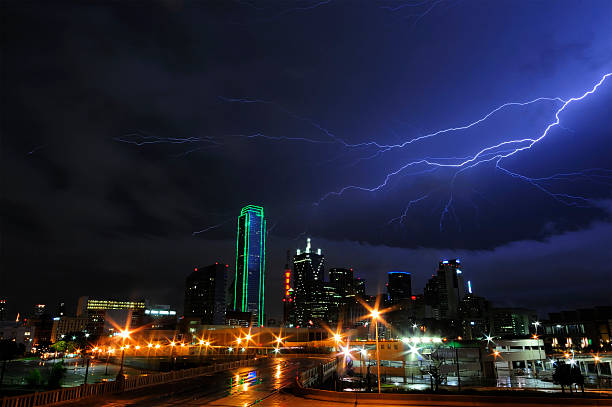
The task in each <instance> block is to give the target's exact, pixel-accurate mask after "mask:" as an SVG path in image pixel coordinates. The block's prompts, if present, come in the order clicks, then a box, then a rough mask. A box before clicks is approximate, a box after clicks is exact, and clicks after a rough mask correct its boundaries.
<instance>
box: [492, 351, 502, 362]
mask: <svg viewBox="0 0 612 407" xmlns="http://www.w3.org/2000/svg"><path fill="white" fill-rule="evenodd" d="M491 355H492V356H493V358H494V359H495V360H496V361H497V358H500V359H503V357H502V355H501V353H499V351H498V350H494V351H493V353H491Z"/></svg>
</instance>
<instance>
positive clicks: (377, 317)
mask: <svg viewBox="0 0 612 407" xmlns="http://www.w3.org/2000/svg"><path fill="white" fill-rule="evenodd" d="M357 300H358V301H359V302H360V303H361V305H362V306H363V307H364V308H365V309H366V310H368V314H367V315H364V316H363V317H361V319H372V320H373V321H379V322H381V323H382V324H383V325H384V326H386V327H387V328H389V329H392V327H391V325H389V323H388V322H387V321H385V319H384V318H383V316H382V315H383V314H386V313H387V312H389V311H393V310H394V309H395V308H397V306H392V307H389V308H384V309H380V308H379V305H380V296H377V297H376V303H375V304H374V307H370V304H368V303H367V302H365V301H364V300H362V299H361V298H357Z"/></svg>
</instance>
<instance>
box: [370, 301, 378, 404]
mask: <svg viewBox="0 0 612 407" xmlns="http://www.w3.org/2000/svg"><path fill="white" fill-rule="evenodd" d="M379 317H380V312H378V310H377V309H373V310H372V312H370V318H372V322H374V324H375V327H376V378H377V381H378V393H379V394H380V353H379V349H378V318H379Z"/></svg>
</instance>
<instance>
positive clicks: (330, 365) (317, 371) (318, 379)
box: [298, 359, 338, 388]
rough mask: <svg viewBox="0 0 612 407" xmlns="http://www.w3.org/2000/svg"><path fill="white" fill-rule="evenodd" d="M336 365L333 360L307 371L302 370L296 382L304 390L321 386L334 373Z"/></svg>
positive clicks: (335, 361)
mask: <svg viewBox="0 0 612 407" xmlns="http://www.w3.org/2000/svg"><path fill="white" fill-rule="evenodd" d="M337 365H338V362H337V360H336V359H334V360H332V361H329V362H326V363H321V364H319V365H317V366H315V367H312V368H310V369H308V370H304V371H303V372H300V374H299V376H298V382H299V384H300V385H301V386H302V387H305V388H308V387H312V386H316V385H319V384H322V383H323V382H325V380H327V379H328V378H329V377H330V376H331V375H332V374H333V373H334V372H335V371H336V367H337Z"/></svg>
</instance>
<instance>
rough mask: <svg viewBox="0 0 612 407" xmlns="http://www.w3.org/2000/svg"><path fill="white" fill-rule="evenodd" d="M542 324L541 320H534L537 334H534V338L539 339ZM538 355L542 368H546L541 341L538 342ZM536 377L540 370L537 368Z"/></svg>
mask: <svg viewBox="0 0 612 407" xmlns="http://www.w3.org/2000/svg"><path fill="white" fill-rule="evenodd" d="M540 325H541V322H540V321H535V322H533V326H535V335H534V336H533V339H538V338H539V337H540V336H539V335H538V327H539V326H540ZM542 344H544V341H542ZM538 356H539V358H540V363H541V364H542V370H546V365H545V363H544V362H542V349H540V342H538ZM535 374H536V377H538V371H537V370H536V372H535Z"/></svg>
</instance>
